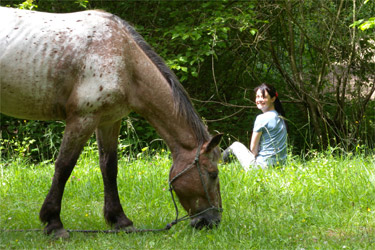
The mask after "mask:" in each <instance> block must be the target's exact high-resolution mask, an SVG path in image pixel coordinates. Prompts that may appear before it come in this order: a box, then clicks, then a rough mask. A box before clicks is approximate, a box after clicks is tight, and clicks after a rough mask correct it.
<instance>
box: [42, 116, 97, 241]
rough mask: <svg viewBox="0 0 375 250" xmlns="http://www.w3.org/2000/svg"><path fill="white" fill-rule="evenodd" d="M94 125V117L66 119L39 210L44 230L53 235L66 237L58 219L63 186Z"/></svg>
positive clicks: (66, 234) (65, 232) (66, 233)
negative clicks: (49, 181)
mask: <svg viewBox="0 0 375 250" xmlns="http://www.w3.org/2000/svg"><path fill="white" fill-rule="evenodd" d="M95 127H96V123H95V119H90V118H81V117H74V118H71V119H69V120H67V124H66V128H65V133H64V136H63V141H62V144H61V147H60V151H59V155H58V157H57V160H56V162H55V173H54V176H53V180H52V185H51V188H50V190H49V193H48V195H47V197H46V199H45V200H44V203H43V206H42V208H41V210H40V214H39V217H40V220H41V221H42V222H43V223H46V224H47V225H46V227H45V228H44V232H45V233H46V234H51V233H52V232H54V233H55V237H59V238H67V237H68V236H69V234H68V232H67V231H66V230H65V229H64V227H63V224H62V222H61V219H60V211H61V200H62V197H63V193H64V188H65V184H66V182H67V180H68V179H69V176H70V174H71V173H72V171H73V168H74V166H75V164H76V162H77V159H78V157H79V155H80V153H81V151H82V148H83V147H84V145H85V143H86V141H87V140H88V139H89V137H90V136H91V135H92V133H93V132H94V130H95Z"/></svg>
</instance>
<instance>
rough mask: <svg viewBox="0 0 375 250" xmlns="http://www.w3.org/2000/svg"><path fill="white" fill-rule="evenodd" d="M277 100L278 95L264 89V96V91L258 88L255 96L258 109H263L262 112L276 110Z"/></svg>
mask: <svg viewBox="0 0 375 250" xmlns="http://www.w3.org/2000/svg"><path fill="white" fill-rule="evenodd" d="M275 100H276V96H274V97H272V98H271V96H270V95H269V94H268V92H267V90H266V91H264V96H263V94H262V91H261V90H260V89H258V91H257V92H256V96H255V103H256V105H257V107H258V109H260V110H262V112H263V113H264V112H267V111H271V110H275V106H274V104H273V103H274V101H275Z"/></svg>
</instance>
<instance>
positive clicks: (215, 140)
mask: <svg viewBox="0 0 375 250" xmlns="http://www.w3.org/2000/svg"><path fill="white" fill-rule="evenodd" d="M222 137H223V134H217V135H215V136H214V137H212V138H211V140H210V141H209V142H208V144H207V147H206V148H205V150H204V151H205V153H209V152H211V151H212V150H213V149H214V148H215V147H216V146H218V145H219V144H220V142H221V138H222Z"/></svg>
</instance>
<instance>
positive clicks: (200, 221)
mask: <svg viewBox="0 0 375 250" xmlns="http://www.w3.org/2000/svg"><path fill="white" fill-rule="evenodd" d="M220 221H221V213H220V212H217V211H215V212H211V213H204V214H202V215H200V216H197V217H196V218H193V219H191V221H190V225H191V226H192V227H194V228H196V229H203V228H208V229H212V228H214V227H217V226H219V224H220Z"/></svg>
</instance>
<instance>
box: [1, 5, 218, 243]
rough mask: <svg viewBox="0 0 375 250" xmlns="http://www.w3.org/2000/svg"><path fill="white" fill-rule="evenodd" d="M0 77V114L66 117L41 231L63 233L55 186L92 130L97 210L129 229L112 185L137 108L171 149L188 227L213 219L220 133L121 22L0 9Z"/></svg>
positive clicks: (59, 189) (86, 14) (60, 186)
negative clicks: (125, 121)
mask: <svg viewBox="0 0 375 250" xmlns="http://www.w3.org/2000/svg"><path fill="white" fill-rule="evenodd" d="M0 85H1V106H0V107H1V109H0V111H1V112H2V113H3V114H5V115H8V116H12V117H15V118H21V119H30V120H64V121H65V122H66V126H65V131H64V135H63V140H62V144H61V147H60V149H59V154H58V156H57V159H56V161H55V171H54V175H53V179H52V184H51V187H50V190H49V192H48V194H47V196H46V198H45V200H44V202H43V205H42V207H41V210H40V213H39V218H40V220H41V222H42V223H44V225H45V226H44V232H45V233H46V234H53V235H55V236H56V237H61V238H65V237H69V233H68V231H67V230H66V229H65V228H64V226H63V223H62V221H61V218H60V211H61V202H62V197H63V192H64V187H65V185H66V182H67V180H68V178H69V176H70V175H71V172H72V170H73V168H74V166H75V164H76V162H77V159H78V157H79V155H80V153H81V151H82V149H83V147H84V145H85V143H86V142H87V140H88V139H89V137H90V136H91V135H92V134H93V133H95V134H96V140H97V142H98V151H99V164H100V169H101V173H102V178H103V183H104V193H105V195H104V196H105V197H104V208H103V211H104V218H105V220H106V222H107V223H108V224H109V225H110V226H111V227H112V228H113V227H114V228H115V229H119V230H127V229H131V228H134V226H133V222H132V220H130V219H129V218H128V217H127V216H126V215H125V213H124V211H123V208H122V206H121V204H120V199H119V194H118V184H117V172H118V166H117V145H118V136H119V131H120V125H121V120H122V118H124V117H126V116H127V115H129V113H130V112H136V113H138V114H139V115H141V116H143V117H144V118H145V119H146V120H147V121H148V122H149V123H150V124H151V125H152V126H153V127H154V128H155V129H156V131H157V132H158V134H159V135H160V136H161V137H162V138H163V139H164V141H165V142H166V144H167V146H168V148H169V150H170V151H171V155H172V161H173V164H172V166H171V169H170V174H169V180H170V185H171V187H172V188H173V190H174V192H175V193H176V195H177V197H178V199H179V201H180V203H181V205H182V207H183V208H184V209H185V210H186V211H187V213H188V216H190V224H191V226H192V227H194V228H198V229H200V228H202V227H208V228H211V227H213V226H216V225H218V224H219V223H220V220H221V216H222V201H221V195H220V184H219V178H218V173H219V171H218V166H217V163H218V160H219V158H220V150H219V148H218V145H219V143H220V140H221V137H222V135H221V134H218V135H215V136H211V135H210V134H209V132H208V131H207V128H206V126H205V125H204V124H203V122H202V120H201V119H200V117H199V115H198V114H197V112H196V110H195V109H194V107H193V105H192V103H191V100H190V98H189V95H188V94H187V92H186V90H185V89H184V88H183V86H182V85H181V83H180V82H179V81H178V80H177V77H176V75H175V74H174V73H173V72H172V71H171V70H170V69H169V68H168V67H167V66H166V64H165V62H164V61H163V59H162V58H161V57H160V56H159V55H158V54H156V53H155V52H154V50H153V49H152V48H151V47H150V45H148V44H147V42H146V41H145V40H144V39H143V37H142V36H141V35H140V34H138V33H137V32H136V31H135V29H134V28H133V27H132V26H131V25H129V24H128V23H127V22H126V21H124V20H122V19H121V18H119V17H118V16H115V15H113V14H110V13H107V12H104V11H99V10H89V11H83V12H75V13H66V14H56V13H44V12H36V11H28V10H19V9H13V8H6V7H0Z"/></svg>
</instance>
